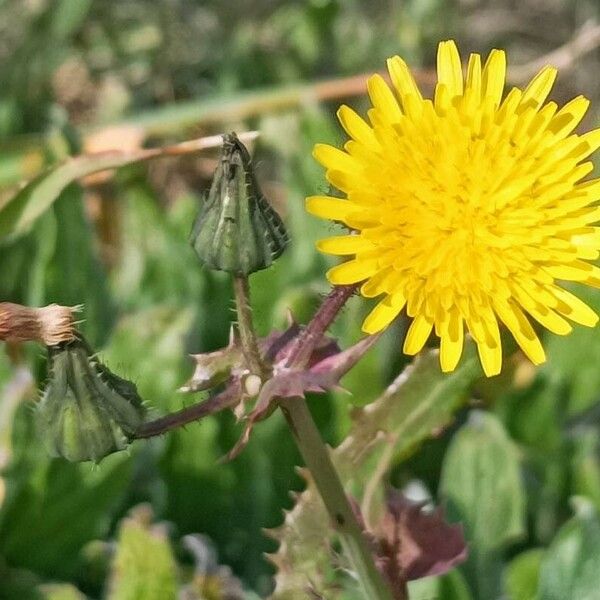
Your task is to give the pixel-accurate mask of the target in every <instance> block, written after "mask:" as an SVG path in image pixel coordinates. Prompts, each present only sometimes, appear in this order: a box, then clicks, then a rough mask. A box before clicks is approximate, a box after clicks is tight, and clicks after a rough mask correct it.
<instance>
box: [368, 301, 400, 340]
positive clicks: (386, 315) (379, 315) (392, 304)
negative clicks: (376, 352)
mask: <svg viewBox="0 0 600 600" xmlns="http://www.w3.org/2000/svg"><path fill="white" fill-rule="evenodd" d="M405 304H406V298H405V297H404V294H402V292H397V293H395V294H392V295H390V296H386V297H385V298H384V299H383V300H381V301H380V302H379V304H377V306H375V308H374V309H373V310H372V311H371V312H370V313H369V314H368V315H367V317H366V319H365V320H364V322H363V324H362V330H363V331H364V332H365V333H369V334H373V333H377V332H379V331H381V330H383V329H385V328H386V327H387V326H388V325H389V324H390V323H391V322H392V321H393V320H394V319H395V318H396V317H397V316H398V314H399V313H400V311H401V310H402V309H403V308H404V305H405Z"/></svg>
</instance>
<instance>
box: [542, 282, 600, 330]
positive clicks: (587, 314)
mask: <svg viewBox="0 0 600 600" xmlns="http://www.w3.org/2000/svg"><path fill="white" fill-rule="evenodd" d="M550 291H551V293H552V294H554V296H555V297H556V298H557V299H558V301H559V305H558V306H557V307H556V310H557V311H558V312H560V313H561V314H563V315H564V316H565V317H567V318H569V319H571V321H574V322H575V323H579V324H580V325H584V326H586V327H595V326H596V324H597V323H598V315H597V314H596V312H595V311H594V310H593V309H591V308H590V307H589V306H588V305H587V304H586V303H585V302H583V300H580V299H579V298H577V296H574V295H573V294H571V292H568V291H567V290H564V289H563V288H560V287H558V286H553V287H552V288H550Z"/></svg>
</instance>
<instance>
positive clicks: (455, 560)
mask: <svg viewBox="0 0 600 600" xmlns="http://www.w3.org/2000/svg"><path fill="white" fill-rule="evenodd" d="M424 504H425V503H422V502H419V503H417V502H412V501H411V500H409V499H408V498H406V497H405V496H403V495H402V494H401V493H400V492H399V491H398V490H392V491H390V492H389V493H388V496H387V502H386V505H387V511H386V513H385V514H384V515H383V518H382V520H381V522H380V524H379V527H378V528H377V531H376V533H375V535H376V537H377V540H378V542H379V544H378V546H379V550H380V563H379V564H380V568H382V571H383V572H384V573H385V574H386V576H387V577H388V578H389V579H390V580H391V581H394V580H395V579H396V578H399V577H400V578H401V579H402V581H403V582H406V581H412V580H414V579H421V578H423V577H429V576H432V575H442V574H443V573H446V572H447V571H449V570H450V569H452V568H453V567H455V566H456V565H457V564H459V563H461V562H463V561H465V560H466V558H467V545H466V543H465V538H464V535H463V530H462V526H461V525H450V524H449V523H447V522H446V521H445V520H444V511H443V509H441V508H437V509H435V510H434V511H431V512H427V511H425V510H423V507H424Z"/></svg>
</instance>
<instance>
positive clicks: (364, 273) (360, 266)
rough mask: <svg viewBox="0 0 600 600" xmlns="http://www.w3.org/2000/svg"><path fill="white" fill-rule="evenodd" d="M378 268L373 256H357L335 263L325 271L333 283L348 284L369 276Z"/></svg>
mask: <svg viewBox="0 0 600 600" xmlns="http://www.w3.org/2000/svg"><path fill="white" fill-rule="evenodd" d="M378 269H379V267H378V261H377V259H374V258H357V259H354V260H349V261H348V262H345V263H342V264H341V265H337V266H335V267H333V268H331V269H329V271H327V279H329V282H330V283H333V284H334V285H349V284H351V283H358V282H359V281H364V280H365V279H367V278H368V277H371V276H372V275H373V274H374V273H376V272H377V270H378Z"/></svg>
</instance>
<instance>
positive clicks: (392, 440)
mask: <svg viewBox="0 0 600 600" xmlns="http://www.w3.org/2000/svg"><path fill="white" fill-rule="evenodd" d="M467 354H468V355H467V356H465V359H464V360H463V361H462V363H461V365H460V366H459V367H458V369H457V370H456V371H454V372H453V373H450V374H443V373H441V372H440V369H439V364H438V353H437V351H430V352H427V353H424V354H422V355H421V356H420V357H419V358H418V359H417V360H416V361H415V362H414V363H413V364H412V365H411V366H409V367H408V368H407V369H405V371H404V372H403V373H401V374H400V375H399V376H398V378H397V379H396V380H395V381H394V382H393V383H392V385H390V386H389V388H388V389H387V390H386V392H385V393H384V394H383V396H382V397H381V398H379V399H378V400H376V401H375V402H373V403H372V404H370V405H368V406H366V407H365V408H363V409H361V410H359V411H357V413H356V414H355V417H354V421H353V424H352V427H351V430H350V433H349V435H348V437H347V438H346V439H345V440H344V442H343V443H342V444H341V445H340V446H339V447H337V448H336V449H335V450H333V451H332V458H333V460H334V463H335V465H336V467H337V469H338V472H339V473H340V476H341V478H342V481H343V482H344V483H345V484H346V485H350V484H353V486H354V495H355V496H357V497H358V498H362V499H363V507H362V508H363V512H364V513H365V517H366V518H367V520H368V519H369V517H370V516H371V515H370V512H371V509H372V508H373V507H372V504H373V500H372V497H371V496H372V494H373V491H372V490H373V489H376V488H378V487H381V486H378V484H379V483H380V477H379V475H378V476H377V477H376V479H375V480H373V479H372V480H371V481H370V482H369V483H367V486H366V489H367V493H366V494H365V488H364V487H363V486H364V482H365V481H367V480H368V477H367V476H366V474H367V473H368V472H371V471H372V469H373V463H374V462H375V463H378V464H379V465H380V466H381V467H383V468H382V469H379V471H378V472H379V474H380V475H381V476H383V475H384V474H385V472H386V471H387V470H388V469H389V468H391V466H392V464H393V463H394V461H395V460H397V459H402V458H405V457H406V456H408V455H409V454H410V453H411V452H414V451H415V449H416V448H417V446H418V445H419V444H420V443H421V442H422V441H423V440H425V439H427V438H428V437H430V436H431V435H432V433H434V432H436V431H437V430H439V429H440V428H442V427H445V426H447V425H448V423H449V422H450V421H451V419H452V415H453V413H454V411H455V410H456V409H457V408H458V407H459V406H460V405H461V404H462V403H463V402H464V401H465V399H466V398H467V397H468V392H469V388H470V386H471V384H472V383H473V382H474V381H475V379H476V378H477V377H479V376H480V375H481V372H480V369H479V366H478V363H477V359H476V358H475V355H474V352H473V348H472V347H470V348H469V349H468V351H467ZM369 490H371V491H369ZM369 497H371V498H370V499H369ZM365 504H366V505H365ZM328 531H331V528H330V527H329V522H328V517H327V515H326V513H325V510H324V508H323V505H322V502H321V499H320V498H319V496H318V494H317V492H316V490H315V488H314V485H313V484H312V483H311V482H310V480H309V483H308V485H307V489H306V490H305V491H304V492H303V493H302V494H301V495H300V496H299V498H298V500H297V502H296V504H295V506H294V508H293V509H292V510H291V511H289V512H288V513H287V514H286V516H285V522H284V524H283V525H282V526H281V527H280V528H279V529H277V530H274V531H272V532H271V533H272V535H273V536H274V537H275V539H277V540H278V541H279V542H280V546H279V549H278V551H277V552H276V553H275V554H274V555H273V556H272V560H273V561H274V562H275V564H276V565H277V566H278V569H279V570H278V572H277V574H276V576H275V582H276V587H275V592H274V593H273V596H272V598H273V600H295V599H296V598H297V595H296V594H297V590H299V589H305V588H307V587H308V586H309V585H314V586H316V587H317V589H320V590H322V589H323V587H324V579H325V577H324V575H325V574H324V573H323V572H322V568H323V565H324V564H328V561H329V557H328V551H329V546H330V543H331V541H332V539H333V538H332V537H328V536H327V534H326V533H325V532H328Z"/></svg>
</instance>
